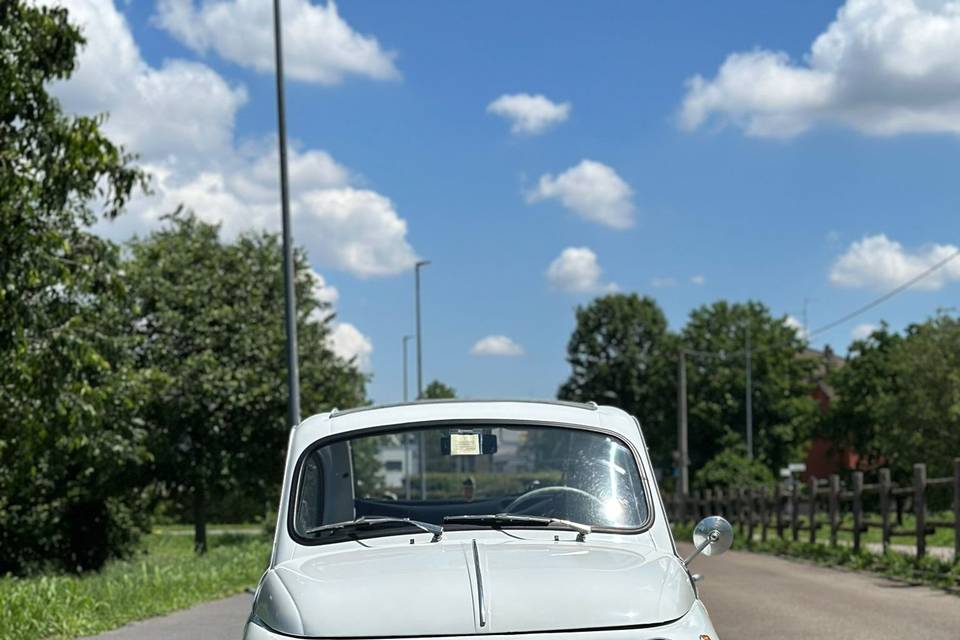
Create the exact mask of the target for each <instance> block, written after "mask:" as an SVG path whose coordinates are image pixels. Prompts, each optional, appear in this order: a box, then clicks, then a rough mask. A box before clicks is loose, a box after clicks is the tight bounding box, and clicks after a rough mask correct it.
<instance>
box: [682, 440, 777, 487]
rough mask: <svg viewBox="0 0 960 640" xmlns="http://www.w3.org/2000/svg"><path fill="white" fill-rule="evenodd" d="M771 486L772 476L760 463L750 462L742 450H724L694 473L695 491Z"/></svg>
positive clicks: (756, 461) (733, 448) (734, 448)
mask: <svg viewBox="0 0 960 640" xmlns="http://www.w3.org/2000/svg"><path fill="white" fill-rule="evenodd" d="M772 484H773V474H772V473H770V469H768V468H767V466H766V465H764V464H763V463H762V462H760V461H758V460H756V459H754V460H751V459H750V458H748V457H747V456H746V452H745V451H743V449H742V448H737V447H731V448H727V449H724V450H723V451H721V452H720V453H718V454H717V455H716V456H714V457H713V458H711V459H710V461H709V462H707V464H705V465H703V467H702V468H701V469H700V470H699V471H697V472H696V475H695V476H694V479H693V486H694V488H696V489H699V490H701V491H702V490H704V489H715V488H720V489H726V488H727V487H746V488H749V487H761V486H770V485H772Z"/></svg>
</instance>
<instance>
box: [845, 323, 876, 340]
mask: <svg viewBox="0 0 960 640" xmlns="http://www.w3.org/2000/svg"><path fill="white" fill-rule="evenodd" d="M879 328H880V327H879V326H877V325H875V324H869V323H864V324H858V325H857V326H855V327H854V328H853V330H852V331H851V332H850V337H851V338H853V339H854V340H866V339H867V338H869V337H870V336H871V334H873V332H874V331H876V330H877V329H879Z"/></svg>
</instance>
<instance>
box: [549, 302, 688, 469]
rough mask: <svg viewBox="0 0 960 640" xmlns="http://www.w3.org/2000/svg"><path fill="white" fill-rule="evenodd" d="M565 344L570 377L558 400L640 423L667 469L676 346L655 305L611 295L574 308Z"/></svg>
mask: <svg viewBox="0 0 960 640" xmlns="http://www.w3.org/2000/svg"><path fill="white" fill-rule="evenodd" d="M576 317H577V324H576V327H575V328H574V331H573V335H571V336H570V341H569V343H568V344H567V362H569V363H570V367H571V368H572V372H571V374H570V377H569V378H568V379H567V381H566V382H564V383H563V385H562V386H561V387H560V390H559V392H558V396H559V397H560V399H562V400H574V401H580V402H589V401H591V400H592V401H595V402H598V403H606V404H613V405H616V406H618V407H620V408H622V409H623V410H624V411H627V412H629V413H631V414H633V415H635V416H637V418H638V419H639V420H640V423H641V424H642V425H643V430H644V435H645V436H646V438H647V443H648V445H649V447H650V450H651V454H652V456H653V458H654V464H655V465H657V466H658V467H661V468H663V467H667V468H668V467H669V466H670V464H671V462H670V460H671V452H672V451H673V449H674V448H675V442H676V396H677V391H676V379H677V374H676V371H677V365H676V353H677V342H676V338H675V336H672V335H671V334H670V333H668V331H667V319H666V316H664V314H663V311H662V310H661V309H660V307H659V306H658V305H657V303H656V302H655V301H654V300H653V299H651V298H647V297H643V298H641V297H639V296H638V295H637V294H635V293H632V294H622V293H617V294H610V295H607V296H604V297H601V298H597V299H596V300H594V301H593V302H591V303H590V304H589V305H587V306H586V307H578V308H577V312H576Z"/></svg>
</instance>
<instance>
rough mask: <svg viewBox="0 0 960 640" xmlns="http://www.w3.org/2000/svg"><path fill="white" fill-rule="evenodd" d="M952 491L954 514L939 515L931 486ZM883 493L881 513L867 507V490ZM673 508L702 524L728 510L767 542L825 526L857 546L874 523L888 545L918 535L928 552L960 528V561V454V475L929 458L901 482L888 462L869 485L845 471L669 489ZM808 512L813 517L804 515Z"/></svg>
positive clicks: (751, 535) (810, 535)
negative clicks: (843, 477) (932, 469)
mask: <svg viewBox="0 0 960 640" xmlns="http://www.w3.org/2000/svg"><path fill="white" fill-rule="evenodd" d="M931 488H946V489H948V490H952V493H953V502H952V511H953V518H952V519H949V520H947V519H936V518H931V517H930V513H929V508H928V503H929V497H930V491H929V490H930V489H931ZM874 495H876V496H877V497H878V502H879V513H876V512H869V513H868V512H866V511H865V510H864V506H863V503H864V497H865V496H874ZM907 500H909V502H910V503H911V504H912V507H913V516H914V526H913V527H912V528H910V529H907V528H904V527H903V515H904V503H905V502H906V501H907ZM664 501H665V504H666V507H667V512H668V515H669V517H670V519H671V521H673V522H680V523H691V524H695V523H696V522H697V521H698V520H700V519H701V518H704V517H706V516H708V515H721V516H723V517H725V518H727V519H728V520H729V521H730V522H731V523H732V524H733V525H734V526H736V527H737V528H738V529H739V532H740V534H741V535H744V536H747V538H748V539H749V540H754V539H756V537H757V536H759V538H760V540H762V541H764V542H765V541H766V540H767V538H768V536H769V535H775V536H776V537H777V538H779V539H781V540H783V539H785V537H786V536H787V535H788V534H789V538H790V539H791V540H793V541H799V540H800V536H801V533H803V534H805V536H804V537H805V538H806V541H808V542H811V543H815V542H817V538H818V535H823V534H821V533H820V532H821V529H824V528H825V529H826V535H827V538H828V540H829V543H830V545H831V546H837V544H838V543H839V541H838V533H840V532H844V533H850V534H851V539H852V546H853V548H854V550H856V551H859V550H860V549H861V548H862V546H863V542H862V539H863V534H864V533H865V532H867V531H868V530H870V529H871V528H877V529H879V530H880V540H881V544H882V547H883V551H887V550H888V549H889V548H890V540H891V538H892V537H893V536H910V537H912V538H913V540H914V544H915V548H916V553H917V556H918V557H923V556H924V555H926V553H927V537H928V536H930V535H932V534H933V533H935V532H936V530H937V529H951V530H952V531H953V561H954V562H958V563H960V458H956V459H955V460H954V461H953V476H952V477H948V478H927V467H926V465H924V464H916V465H914V466H913V482H912V484H911V485H910V486H906V487H897V486H894V485H893V484H892V482H891V480H890V470H889V469H880V470H879V473H878V474H877V482H876V483H873V484H864V482H863V472H862V471H854V472H853V473H852V474H851V478H850V483H849V486H848V487H846V488H845V487H844V486H843V484H842V483H841V482H840V477H839V476H837V475H832V476H830V478H829V479H826V481H824V482H821V481H820V479H819V478H815V477H811V478H809V479H808V481H807V482H806V483H805V485H802V483H800V482H798V481H795V482H791V483H777V484H776V485H775V486H774V487H772V488H770V487H760V488H756V487H753V488H743V487H729V488H727V489H721V488H715V489H713V490H711V489H707V490H706V491H704V492H702V493H701V492H700V491H694V492H692V493H691V494H690V495H689V496H682V495H676V494H675V495H665V496H664ZM845 514H846V515H851V516H852V521H853V522H852V524H851V525H848V524H845V523H844V515H845ZM801 518H805V522H804V521H801Z"/></svg>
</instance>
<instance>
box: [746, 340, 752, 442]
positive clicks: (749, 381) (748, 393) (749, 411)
mask: <svg viewBox="0 0 960 640" xmlns="http://www.w3.org/2000/svg"><path fill="white" fill-rule="evenodd" d="M746 328H747V349H746V354H747V384H746V396H747V397H746V401H747V458H749V459H750V460H753V353H752V352H751V350H750V323H747V326H746Z"/></svg>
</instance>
